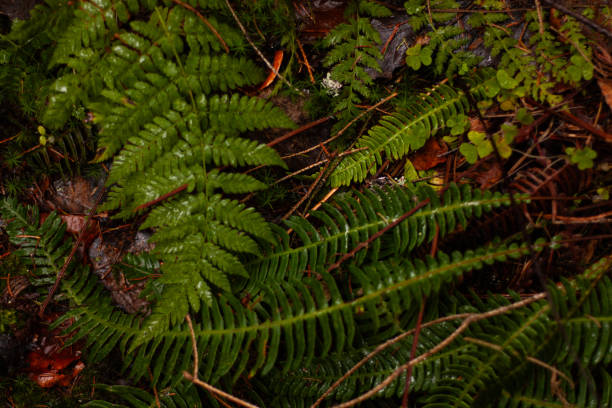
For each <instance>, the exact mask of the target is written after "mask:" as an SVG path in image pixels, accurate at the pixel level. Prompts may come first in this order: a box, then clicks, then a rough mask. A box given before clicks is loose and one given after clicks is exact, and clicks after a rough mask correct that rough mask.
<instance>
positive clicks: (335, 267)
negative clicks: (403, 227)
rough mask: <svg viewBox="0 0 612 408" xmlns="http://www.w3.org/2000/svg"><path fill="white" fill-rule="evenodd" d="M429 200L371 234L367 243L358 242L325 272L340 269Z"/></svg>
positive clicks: (427, 199)
mask: <svg viewBox="0 0 612 408" xmlns="http://www.w3.org/2000/svg"><path fill="white" fill-rule="evenodd" d="M429 201H430V200H429V198H426V199H425V200H423V201H421V202H420V203H418V204H417V205H416V206H414V208H412V209H411V210H409V211H407V212H406V213H404V214H403V215H402V216H401V217H399V218H398V219H396V220H395V221H393V222H392V223H390V224H388V225H387V226H386V227H384V228H383V229H381V230H380V231H377V232H376V233H375V234H372V236H371V237H370V238H368V240H367V241H363V242H360V243H359V245H357V246H356V247H355V248H354V249H353V250H352V251H351V252H349V253H347V254H345V255H344V256H343V257H342V258H340V259H339V260H338V262H336V263H334V264H333V265H332V266H330V267H329V269H328V270H327V272H331V271H333V270H334V269H337V268H338V267H340V265H341V264H342V263H343V262H344V261H346V260H347V259H350V258H352V257H354V256H355V254H356V253H357V252H359V251H361V250H362V249H363V248H367V247H368V245H370V244H371V243H372V242H373V241H375V240H376V239H378V238H380V237H381V236H382V235H383V234H384V233H385V232H387V231H389V230H390V229H392V228H394V227H396V226H397V225H399V224H400V223H401V222H402V221H404V220H405V219H406V218H408V217H410V216H411V215H412V214H414V213H415V212H417V211H418V210H420V209H421V208H423V207H424V206H426V205H427V204H429Z"/></svg>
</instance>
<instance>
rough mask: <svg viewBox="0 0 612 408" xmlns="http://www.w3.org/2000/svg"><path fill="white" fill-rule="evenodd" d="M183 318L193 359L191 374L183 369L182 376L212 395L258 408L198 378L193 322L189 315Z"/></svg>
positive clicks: (196, 347)
mask: <svg viewBox="0 0 612 408" xmlns="http://www.w3.org/2000/svg"><path fill="white" fill-rule="evenodd" d="M185 320H187V326H188V327H189V334H190V335H191V343H192V347H193V355H194V359H193V374H189V373H188V372H187V371H183V377H185V378H186V379H187V380H189V381H191V382H192V383H194V384H196V385H199V386H200V387H202V388H204V389H205V390H206V391H208V392H210V393H211V394H213V396H215V397H216V396H220V397H223V398H225V399H227V400H229V401H231V402H233V403H235V404H238V405H240V406H243V407H247V408H259V407H258V406H257V405H253V404H251V403H250V402H247V401H244V400H241V399H240V398H238V397H234V396H233V395H231V394H228V393H227V392H225V391H222V390H220V389H218V388H216V387H213V386H212V385H210V384H208V383H206V382H204V381H202V380H200V379H198V369H199V368H198V364H199V363H198V346H197V344H196V337H195V331H194V330H193V324H192V323H191V317H189V315H187V316H185Z"/></svg>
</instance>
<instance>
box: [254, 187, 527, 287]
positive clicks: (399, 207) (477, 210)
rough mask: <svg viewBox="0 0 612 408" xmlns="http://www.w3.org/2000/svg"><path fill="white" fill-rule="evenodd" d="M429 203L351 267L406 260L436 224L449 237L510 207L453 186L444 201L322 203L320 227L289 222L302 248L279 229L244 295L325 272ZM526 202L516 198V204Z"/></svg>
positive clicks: (367, 195)
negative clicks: (400, 257)
mask: <svg viewBox="0 0 612 408" xmlns="http://www.w3.org/2000/svg"><path fill="white" fill-rule="evenodd" d="M425 198H429V199H430V200H431V202H430V203H429V204H428V205H426V206H425V207H423V208H422V209H420V210H418V211H417V212H415V213H414V214H413V215H411V216H410V217H409V218H408V219H407V220H406V221H404V222H402V223H401V224H400V225H398V226H397V227H396V228H394V229H393V230H392V231H390V232H389V233H388V234H387V235H386V236H383V237H382V238H381V239H379V240H375V241H373V242H372V244H371V245H369V246H368V248H365V249H363V250H361V251H360V252H358V253H357V254H356V256H355V258H354V261H353V262H354V263H355V264H356V265H359V264H361V263H363V262H364V261H366V260H369V261H376V260H378V259H382V258H384V257H388V256H392V255H395V256H397V255H400V254H403V255H405V254H407V253H408V252H410V251H412V250H413V249H414V248H416V247H418V246H419V245H421V244H422V243H424V242H428V241H430V240H431V239H433V235H434V234H435V232H436V225H438V228H439V231H440V236H445V235H446V234H448V233H450V232H452V231H453V230H455V228H457V227H458V226H459V225H461V227H463V228H465V227H466V225H467V220H468V219H469V218H471V217H474V216H476V217H480V216H481V215H482V213H483V212H488V211H491V210H492V209H493V208H497V207H500V206H502V205H503V206H507V205H510V202H511V200H510V197H509V196H508V195H502V194H500V193H491V192H490V191H484V192H482V191H481V190H476V189H471V188H470V187H469V186H468V185H463V186H461V187H458V186H457V185H455V184H451V185H450V186H449V188H448V189H447V190H446V191H445V192H444V194H443V196H442V198H441V199H440V198H439V197H438V195H437V193H436V192H435V191H434V190H433V189H431V188H430V187H428V186H420V187H418V188H414V189H410V188H407V189H406V188H399V187H398V188H387V189H384V190H374V191H371V190H366V191H365V192H363V193H359V192H355V193H354V194H347V195H342V196H339V197H337V198H336V199H335V201H334V203H333V205H330V204H324V205H323V206H322V209H321V210H319V211H314V212H313V213H312V215H313V217H314V218H315V219H317V221H318V224H319V226H318V227H316V228H315V226H314V225H313V224H312V223H311V222H309V221H307V220H306V219H304V218H301V217H292V218H290V219H289V220H288V221H287V222H286V224H287V226H289V227H290V228H292V229H293V230H294V231H295V233H296V235H297V237H298V238H299V239H300V241H301V245H298V246H294V247H292V246H291V245H290V239H289V235H288V234H287V233H286V232H285V231H284V230H282V229H280V228H277V236H278V238H277V240H276V242H277V243H276V244H275V245H276V247H275V248H271V249H272V251H271V252H270V253H269V254H266V255H265V256H264V257H262V258H261V259H258V260H255V261H254V262H252V263H251V264H250V265H249V275H250V278H249V283H248V284H247V288H246V290H247V291H249V292H252V291H253V290H254V289H255V288H254V286H256V285H260V284H264V282H270V281H277V280H283V279H286V278H288V279H291V278H299V277H300V276H302V274H303V273H304V271H305V270H307V269H308V268H311V269H312V270H314V271H318V270H321V269H322V268H324V267H325V265H330V264H332V263H334V262H335V261H337V260H338V259H339V258H340V257H341V256H342V255H343V254H345V253H348V252H350V251H351V250H352V249H353V248H354V247H355V246H356V245H357V244H359V243H361V242H365V241H367V240H368V238H369V237H371V236H372V235H373V234H375V233H376V232H378V231H380V230H381V229H383V228H385V227H386V226H387V225H389V224H391V223H393V222H394V221H395V220H397V219H398V218H399V217H401V216H402V215H403V214H404V213H406V212H408V211H409V210H410V209H411V208H413V207H414V206H415V205H416V204H417V203H418V202H419V201H421V200H423V199H425ZM525 198H526V197H521V196H515V199H516V200H518V202H522V201H523V200H524V199H525Z"/></svg>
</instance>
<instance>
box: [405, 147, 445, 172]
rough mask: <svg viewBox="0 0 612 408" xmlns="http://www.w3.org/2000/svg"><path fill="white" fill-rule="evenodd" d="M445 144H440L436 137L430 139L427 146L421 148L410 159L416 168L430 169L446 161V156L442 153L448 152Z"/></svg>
mask: <svg viewBox="0 0 612 408" xmlns="http://www.w3.org/2000/svg"><path fill="white" fill-rule="evenodd" d="M447 150H448V149H447V147H446V145H445V144H440V143H439V142H438V141H437V140H436V139H429V140H428V141H427V143H425V146H423V148H421V149H420V150H419V151H418V152H416V153H415V154H414V156H413V157H412V158H411V159H410V160H411V161H412V164H413V165H414V168H415V169H417V170H421V171H422V170H429V169H431V168H433V167H436V166H437V165H438V164H440V163H444V162H446V157H444V156H442V154H444V153H446V152H447Z"/></svg>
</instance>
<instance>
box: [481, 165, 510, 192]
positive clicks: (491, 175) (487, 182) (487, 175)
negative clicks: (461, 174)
mask: <svg viewBox="0 0 612 408" xmlns="http://www.w3.org/2000/svg"><path fill="white" fill-rule="evenodd" d="M502 175H503V174H502V170H501V167H499V163H498V162H497V161H488V162H485V163H484V164H483V165H482V166H481V167H480V168H479V171H478V172H477V173H476V174H475V175H474V180H476V182H477V183H478V184H480V188H481V189H483V190H485V189H487V188H489V187H491V186H492V185H493V184H495V183H497V182H498V181H499V180H501V178H502Z"/></svg>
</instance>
